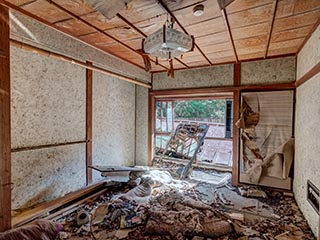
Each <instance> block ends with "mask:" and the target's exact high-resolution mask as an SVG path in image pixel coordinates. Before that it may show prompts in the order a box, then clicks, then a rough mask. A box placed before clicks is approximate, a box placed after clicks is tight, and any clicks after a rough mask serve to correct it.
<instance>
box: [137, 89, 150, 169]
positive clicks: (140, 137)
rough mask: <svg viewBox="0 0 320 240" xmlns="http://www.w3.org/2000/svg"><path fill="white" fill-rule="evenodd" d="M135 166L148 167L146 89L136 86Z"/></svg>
mask: <svg viewBox="0 0 320 240" xmlns="http://www.w3.org/2000/svg"><path fill="white" fill-rule="evenodd" d="M136 165H141V166H145V165H148V89H147V88H144V87H140V86H136Z"/></svg>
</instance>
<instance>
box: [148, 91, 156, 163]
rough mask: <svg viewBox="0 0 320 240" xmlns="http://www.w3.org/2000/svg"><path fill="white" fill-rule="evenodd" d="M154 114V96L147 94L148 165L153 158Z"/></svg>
mask: <svg viewBox="0 0 320 240" xmlns="http://www.w3.org/2000/svg"><path fill="white" fill-rule="evenodd" d="M154 114H155V98H154V96H152V95H151V94H150V89H149V94H148V165H149V166H151V165H152V160H153V144H154V131H155V129H154Z"/></svg>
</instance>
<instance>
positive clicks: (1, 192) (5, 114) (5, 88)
mask: <svg viewBox="0 0 320 240" xmlns="http://www.w3.org/2000/svg"><path fill="white" fill-rule="evenodd" d="M0 16H1V17H0V36H1V37H0V50H1V52H3V53H4V56H3V57H1V58H0V90H1V91H2V92H5V93H6V94H0V232H2V231H6V230H8V229H10V228H11V123H10V117H11V116H10V39H9V8H7V7H5V6H1V5H0Z"/></svg>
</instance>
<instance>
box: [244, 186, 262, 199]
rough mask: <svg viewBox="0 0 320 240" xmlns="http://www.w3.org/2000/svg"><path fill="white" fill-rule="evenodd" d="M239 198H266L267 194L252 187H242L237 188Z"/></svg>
mask: <svg viewBox="0 0 320 240" xmlns="http://www.w3.org/2000/svg"><path fill="white" fill-rule="evenodd" d="M238 190H239V192H240V194H241V196H245V197H258V198H267V194H266V193H265V192H264V191H262V190H260V189H258V188H256V187H252V186H242V187H239V188H238Z"/></svg>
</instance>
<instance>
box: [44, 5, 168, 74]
mask: <svg viewBox="0 0 320 240" xmlns="http://www.w3.org/2000/svg"><path fill="white" fill-rule="evenodd" d="M46 1H48V2H49V3H50V4H52V5H53V6H55V7H57V8H58V9H60V10H62V11H64V12H65V13H67V14H69V15H70V16H72V17H73V18H75V19H77V20H79V21H80V22H82V23H84V24H86V25H88V26H90V27H91V28H93V29H95V30H96V31H98V32H100V33H102V34H104V35H106V36H108V37H109V38H111V39H113V40H114V41H116V42H117V43H119V44H121V45H122V46H124V47H126V48H127V49H129V50H131V51H134V52H136V53H138V54H139V55H140V56H142V55H143V54H142V53H141V52H139V51H137V50H136V49H134V48H132V47H130V46H129V45H127V44H125V43H123V42H122V41H120V40H119V39H117V38H115V37H113V36H112V35H110V34H108V33H106V32H104V31H103V30H101V29H100V28H98V27H96V26H94V25H92V24H91V23H89V22H87V21H86V20H84V19H82V18H81V17H79V16H77V15H75V14H73V13H72V12H70V11H69V10H67V9H65V8H64V7H62V6H60V5H59V4H58V3H56V2H54V1H52V0H46ZM151 61H154V60H152V59H151ZM163 68H165V69H167V68H166V67H165V66H163Z"/></svg>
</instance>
